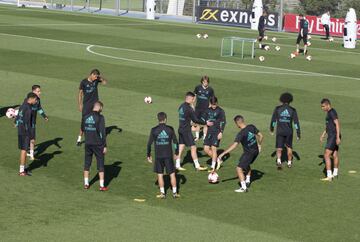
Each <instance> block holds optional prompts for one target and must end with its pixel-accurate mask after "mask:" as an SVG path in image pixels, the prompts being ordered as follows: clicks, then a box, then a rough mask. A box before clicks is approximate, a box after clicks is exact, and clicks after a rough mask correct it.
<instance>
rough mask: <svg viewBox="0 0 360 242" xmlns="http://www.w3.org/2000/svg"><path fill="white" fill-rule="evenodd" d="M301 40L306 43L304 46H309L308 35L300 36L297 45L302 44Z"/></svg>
mask: <svg viewBox="0 0 360 242" xmlns="http://www.w3.org/2000/svg"><path fill="white" fill-rule="evenodd" d="M301 40H302V41H303V42H304V45H307V40H308V35H307V34H303V36H301V34H299V35H298V37H297V40H296V44H300V42H301Z"/></svg>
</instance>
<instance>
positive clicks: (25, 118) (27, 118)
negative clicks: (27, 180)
mask: <svg viewBox="0 0 360 242" xmlns="http://www.w3.org/2000/svg"><path fill="white" fill-rule="evenodd" d="M37 98H38V96H37V95H36V94H35V93H33V92H30V93H29V94H28V95H27V96H26V99H25V101H24V103H23V104H22V105H21V106H20V108H19V112H18V115H17V116H16V119H15V125H16V127H17V130H18V145H19V149H20V169H19V175H20V176H27V175H29V174H28V173H27V172H26V170H25V166H26V151H27V150H28V149H29V148H30V138H31V129H32V126H33V123H32V122H33V118H32V108H31V107H32V105H34V104H35V103H36V101H37Z"/></svg>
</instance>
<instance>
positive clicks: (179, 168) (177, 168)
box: [176, 166, 186, 171]
mask: <svg viewBox="0 0 360 242" xmlns="http://www.w3.org/2000/svg"><path fill="white" fill-rule="evenodd" d="M176 170H178V171H186V169H185V168H184V167H181V166H179V167H176Z"/></svg>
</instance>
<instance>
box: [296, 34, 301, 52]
mask: <svg viewBox="0 0 360 242" xmlns="http://www.w3.org/2000/svg"><path fill="white" fill-rule="evenodd" d="M301 39H302V37H301V35H300V34H299V35H298V37H297V39H296V52H297V53H298V54H299V53H300V41H301Z"/></svg>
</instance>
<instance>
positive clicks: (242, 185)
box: [240, 181, 246, 190]
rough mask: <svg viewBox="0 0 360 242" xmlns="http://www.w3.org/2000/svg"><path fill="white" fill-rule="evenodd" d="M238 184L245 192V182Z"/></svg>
mask: <svg viewBox="0 0 360 242" xmlns="http://www.w3.org/2000/svg"><path fill="white" fill-rule="evenodd" d="M240 184H241V188H242V189H244V190H245V189H246V182H245V181H242V182H240Z"/></svg>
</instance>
